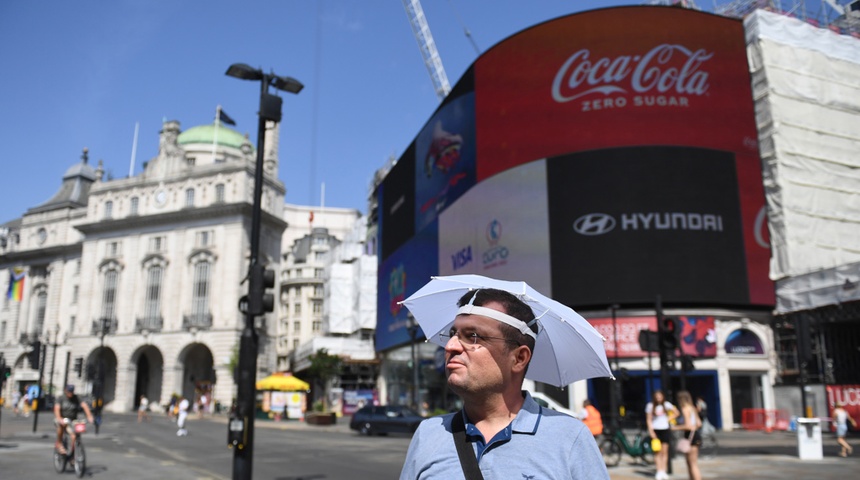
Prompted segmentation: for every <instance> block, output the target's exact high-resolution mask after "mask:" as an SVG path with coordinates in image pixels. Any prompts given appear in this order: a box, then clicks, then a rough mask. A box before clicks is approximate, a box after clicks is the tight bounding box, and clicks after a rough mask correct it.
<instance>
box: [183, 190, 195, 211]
mask: <svg viewBox="0 0 860 480" xmlns="http://www.w3.org/2000/svg"><path fill="white" fill-rule="evenodd" d="M185 206H186V207H193V206H194V189H193V188H189V189H187V190H185Z"/></svg>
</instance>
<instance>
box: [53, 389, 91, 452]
mask: <svg viewBox="0 0 860 480" xmlns="http://www.w3.org/2000/svg"><path fill="white" fill-rule="evenodd" d="M81 410H83V412H84V413H85V414H86V416H87V420H88V421H89V422H90V423H95V422H94V421H93V414H92V412H91V411H90V407H89V405H87V402H84V401H82V400H81V399H80V398H78V396H77V395H75V386H74V385H66V388H64V389H63V394H62V395H60V396H58V397H57V401H56V402H55V403H54V425H55V426H56V427H57V443H56V445H55V446H56V448H57V451H58V452H60V453H61V454H63V455H68V454H69V452H67V451H66V449H65V448H64V447H63V431H64V430H65V429H66V425H67V424H68V423H70V422H72V421H73V420H76V419H77V418H78V414H80V413H81ZM76 436H77V434H76V433H74V432H72V438H71V442H70V445H74V444H75V437H76Z"/></svg>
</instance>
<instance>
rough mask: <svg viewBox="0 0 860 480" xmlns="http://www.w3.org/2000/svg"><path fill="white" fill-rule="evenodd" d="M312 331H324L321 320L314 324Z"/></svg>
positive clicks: (315, 321)
mask: <svg viewBox="0 0 860 480" xmlns="http://www.w3.org/2000/svg"><path fill="white" fill-rule="evenodd" d="M312 329H313V331H314V332H319V331H320V330H322V321H321V320H314V323H313V325H312Z"/></svg>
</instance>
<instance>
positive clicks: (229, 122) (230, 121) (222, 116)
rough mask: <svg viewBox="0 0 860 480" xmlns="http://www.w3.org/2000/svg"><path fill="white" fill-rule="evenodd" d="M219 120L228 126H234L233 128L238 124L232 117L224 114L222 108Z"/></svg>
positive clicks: (219, 111) (219, 109) (219, 110)
mask: <svg viewBox="0 0 860 480" xmlns="http://www.w3.org/2000/svg"><path fill="white" fill-rule="evenodd" d="M218 120H220V121H222V122H224V123H226V124H227V125H233V126H236V122H235V121H233V119H232V118H230V116H229V115H227V114H226V113H224V110H221V108H220V107H219V108H218Z"/></svg>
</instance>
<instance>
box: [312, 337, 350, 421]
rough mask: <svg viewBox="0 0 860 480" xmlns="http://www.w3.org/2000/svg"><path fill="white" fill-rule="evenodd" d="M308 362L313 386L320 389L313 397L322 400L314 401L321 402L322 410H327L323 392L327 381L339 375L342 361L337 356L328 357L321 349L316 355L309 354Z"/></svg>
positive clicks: (325, 396)
mask: <svg viewBox="0 0 860 480" xmlns="http://www.w3.org/2000/svg"><path fill="white" fill-rule="evenodd" d="M308 360H310V362H311V366H310V368H309V369H308V374H309V375H310V376H311V378H312V379H313V382H314V385H315V386H318V387H320V388H319V390H317V391H316V393H314V397H318V396H319V395H321V396H322V398H316V400H322V405H323V410H328V402H327V395H326V391H325V390H326V387H327V385H328V383H329V381H330V380H331V379H332V378H334V377H335V376H337V375H340V370H341V366H342V365H343V360H341V358H340V357H338V356H337V355H329V353H328V350H326V349H325V348H321V349H319V350H317V351H316V353H313V354H311V355H310V356H309V357H308Z"/></svg>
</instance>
